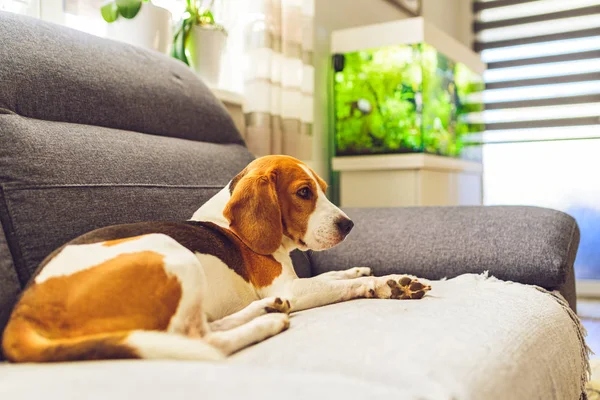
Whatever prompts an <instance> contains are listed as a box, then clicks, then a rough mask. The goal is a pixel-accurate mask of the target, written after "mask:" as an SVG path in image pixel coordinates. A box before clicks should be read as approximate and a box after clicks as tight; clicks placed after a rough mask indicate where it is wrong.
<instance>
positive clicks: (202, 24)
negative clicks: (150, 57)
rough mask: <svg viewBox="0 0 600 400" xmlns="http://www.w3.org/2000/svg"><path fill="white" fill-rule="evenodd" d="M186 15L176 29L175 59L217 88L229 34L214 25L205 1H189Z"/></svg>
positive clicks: (210, 5)
mask: <svg viewBox="0 0 600 400" xmlns="http://www.w3.org/2000/svg"><path fill="white" fill-rule="evenodd" d="M186 3H187V7H186V12H185V14H184V16H183V19H182V20H181V22H180V23H179V24H178V25H177V28H176V29H175V35H174V37H173V50H172V55H173V57H175V58H177V59H179V60H181V61H183V62H184V63H186V64H187V65H189V66H190V67H191V68H192V69H193V70H194V71H195V72H196V74H197V75H198V76H199V77H200V78H202V79H203V80H204V81H205V82H206V83H207V84H208V85H209V86H213V87H215V86H217V85H218V83H219V73H220V70H221V58H222V55H223V50H224V49H225V45H226V39H227V32H226V31H225V28H223V26H221V25H219V24H217V23H216V22H215V18H214V16H213V13H212V7H213V5H214V3H215V0H211V1H210V3H209V4H208V5H205V4H204V3H205V1H203V0H186Z"/></svg>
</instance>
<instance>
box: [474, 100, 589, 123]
mask: <svg viewBox="0 0 600 400" xmlns="http://www.w3.org/2000/svg"><path fill="white" fill-rule="evenodd" d="M596 116H600V103H588V104H571V105H561V106H545V107H525V108H515V109H504V110H486V111H484V112H481V113H471V114H466V115H464V116H463V117H462V118H463V120H464V121H465V122H468V123H471V124H483V123H485V124H493V123H500V122H519V121H541V120H551V119H563V118H582V117H596ZM599 122H600V117H599Z"/></svg>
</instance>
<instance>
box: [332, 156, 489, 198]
mask: <svg viewBox="0 0 600 400" xmlns="http://www.w3.org/2000/svg"><path fill="white" fill-rule="evenodd" d="M332 161H333V162H332V168H333V170H334V171H339V172H340V203H341V206H342V207H411V206H456V205H481V204H482V197H483V196H482V170H483V169H482V165H481V163H479V162H473V161H466V160H460V159H455V158H449V157H441V156H435V155H430V154H398V155H396V154H393V155H372V156H349V157H336V158H333V160H332Z"/></svg>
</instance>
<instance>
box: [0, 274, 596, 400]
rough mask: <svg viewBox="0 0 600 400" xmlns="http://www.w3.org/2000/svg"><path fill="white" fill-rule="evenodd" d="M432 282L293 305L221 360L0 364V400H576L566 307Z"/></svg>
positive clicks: (487, 286) (549, 299)
mask: <svg viewBox="0 0 600 400" xmlns="http://www.w3.org/2000/svg"><path fill="white" fill-rule="evenodd" d="M432 285H433V290H432V291H431V292H430V293H429V295H428V296H427V297H425V298H424V299H423V300H419V301H410V300H408V301H393V300H357V301H352V302H346V303H341V304H337V305H332V306H327V307H321V308H317V309H312V310H307V311H303V312H300V313H297V314H295V315H293V317H292V320H291V326H290V329H289V330H288V331H286V332H284V333H282V334H280V335H278V336H276V337H273V338H271V339H268V340H266V341H264V342H262V343H260V344H258V345H256V346H252V347H250V348H248V349H246V350H244V351H241V352H239V353H238V354H236V355H234V356H233V357H231V358H230V359H229V360H228V361H227V362H226V364H225V365H216V364H210V363H202V362H173V361H165V362H153V361H126V362H87V363H68V364H53V365H21V366H14V365H8V364H5V365H3V366H2V365H0V396H2V395H6V396H3V397H6V398H11V399H12V398H18V396H21V397H22V398H42V397H44V398H54V397H61V398H65V397H66V398H90V399H96V398H97V399H104V398H111V399H129V398H134V397H135V398H144V399H162V398H165V397H168V398H170V399H184V398H185V399H188V398H190V396H199V397H202V398H204V397H207V398H212V397H214V398H219V399H240V398H244V399H275V400H280V399H309V398H310V399H338V398H343V399H371V398H397V399H444V400H447V399H490V400H493V399H502V400H503V399H511V400H521V399H524V400H525V399H527V400H530V399H534V398H535V399H551V398H554V399H578V398H579V395H580V394H581V389H582V378H583V377H584V376H585V369H586V360H587V359H586V356H587V355H586V353H585V348H584V347H583V343H582V342H581V341H580V338H579V334H581V330H580V328H579V325H578V324H577V322H576V321H575V322H574V320H572V319H571V317H573V314H571V313H570V311H569V309H568V306H567V305H566V304H564V303H562V302H561V301H560V300H559V299H556V298H554V297H553V296H552V295H551V294H549V293H548V292H544V291H540V290H538V289H537V288H535V287H531V286H524V285H521V284H511V283H505V282H500V281H497V280H495V279H492V278H490V279H486V278H485V277H482V276H476V275H464V276H461V277H458V278H455V279H452V280H448V281H441V282H433V283H432ZM29 382H35V384H33V385H32V384H28V383H29ZM14 396H17V397H14Z"/></svg>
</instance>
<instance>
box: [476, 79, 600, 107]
mask: <svg viewBox="0 0 600 400" xmlns="http://www.w3.org/2000/svg"><path fill="white" fill-rule="evenodd" d="M597 93H598V94H600V81H588V82H575V83H559V84H554V85H540V86H530V87H518V88H506V89H491V90H486V91H485V92H483V93H481V92H479V93H471V94H469V95H468V96H466V97H465V99H464V101H465V102H466V103H480V102H484V103H498V102H508V101H523V100H537V99H552V98H556V97H571V96H582V95H588V94H597Z"/></svg>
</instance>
